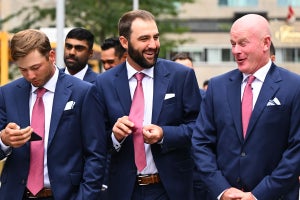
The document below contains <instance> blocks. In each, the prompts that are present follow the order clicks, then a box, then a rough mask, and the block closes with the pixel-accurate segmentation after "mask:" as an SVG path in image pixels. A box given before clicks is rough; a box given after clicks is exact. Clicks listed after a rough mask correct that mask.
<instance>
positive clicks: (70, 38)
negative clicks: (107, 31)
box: [64, 28, 97, 83]
mask: <svg viewBox="0 0 300 200" xmlns="http://www.w3.org/2000/svg"><path fill="white" fill-rule="evenodd" d="M93 45H94V35H93V34H92V33H91V32H90V31H88V30H86V29H84V28H74V29H72V30H71V31H70V32H69V33H68V34H67V36H66V40H65V50H64V61H65V64H66V69H64V70H65V73H66V74H70V75H72V76H75V77H77V78H79V79H81V80H84V81H87V82H90V83H95V80H96V77H97V73H96V72H94V71H93V70H92V69H91V68H90V67H89V66H88V60H89V59H90V58H91V57H92V56H93Z"/></svg>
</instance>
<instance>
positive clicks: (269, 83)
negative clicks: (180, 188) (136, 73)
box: [192, 14, 300, 200]
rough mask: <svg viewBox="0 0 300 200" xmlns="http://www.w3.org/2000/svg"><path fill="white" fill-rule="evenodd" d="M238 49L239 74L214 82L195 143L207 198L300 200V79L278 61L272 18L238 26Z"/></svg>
mask: <svg viewBox="0 0 300 200" xmlns="http://www.w3.org/2000/svg"><path fill="white" fill-rule="evenodd" d="M230 42H231V45H232V53H233V56H234V58H235V60H236V62H237V66H238V69H236V70H233V71H230V72H228V73H225V74H223V75H220V76H218V77H215V78H212V79H210V85H209V87H208V90H207V91H206V96H205V99H204V101H203V103H202V105H201V113H200V115H199V117H198V119H197V122H196V129H195V131H194V133H193V139H192V143H193V147H194V159H195V162H196V165H197V168H198V170H199V171H200V173H201V177H202V180H203V181H204V182H205V184H206V186H207V188H208V190H209V197H208V198H207V199H217V198H218V199H221V200H223V199H224V200H225V199H241V200H246V199H247V200H248V199H252V200H254V199H259V200H271V199H272V200H273V199H274V200H275V199H284V200H296V199H298V198H299V197H298V196H299V183H298V175H299V169H300V162H299V160H300V118H299V115H300V102H299V98H300V90H299V87H295V85H300V77H299V75H296V74H294V73H292V72H289V71H287V70H286V69H283V68H281V67H278V66H276V65H275V64H274V63H273V62H271V59H270V45H271V35H270V27H269V23H268V21H267V20H266V19H265V18H264V17H262V16H260V15H256V14H249V15H245V16H243V17H241V18H239V19H237V20H236V21H235V22H234V23H233V25H232V27H231V31H230ZM252 77H253V78H252ZM250 79H252V80H254V81H253V82H252V83H249V82H248V80H250ZM247 82H248V83H247ZM251 96H252V97H251ZM247 97H248V98H247ZM245 100H247V101H248V106H246V105H245ZM249 101H250V102H249ZM251 101H253V102H252V104H251ZM249 105H250V106H249ZM247 108H250V110H249V111H250V112H245V110H246V109H247ZM251 113H252V114H251ZM249 114H250V118H249V119H248V120H246V116H247V115H248V117H249Z"/></svg>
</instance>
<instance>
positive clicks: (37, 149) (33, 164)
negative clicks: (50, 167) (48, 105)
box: [27, 88, 46, 195]
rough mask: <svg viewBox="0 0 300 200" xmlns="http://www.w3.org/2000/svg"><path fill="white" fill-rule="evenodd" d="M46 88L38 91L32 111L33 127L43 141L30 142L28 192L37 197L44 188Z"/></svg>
mask: <svg viewBox="0 0 300 200" xmlns="http://www.w3.org/2000/svg"><path fill="white" fill-rule="evenodd" d="M45 92H46V89H45V88H39V89H37V97H36V101H35V103H34V106H33V109H32V118H31V127H32V128H33V131H34V132H35V133H37V134H38V135H40V136H41V137H42V138H43V140H38V141H31V142H30V167H29V174H28V180H27V188H28V190H29V191H30V192H31V193H32V194H34V195H36V194H37V193H38V192H39V191H40V190H41V189H43V187H44V134H45V108H44V103H43V95H44V94H45Z"/></svg>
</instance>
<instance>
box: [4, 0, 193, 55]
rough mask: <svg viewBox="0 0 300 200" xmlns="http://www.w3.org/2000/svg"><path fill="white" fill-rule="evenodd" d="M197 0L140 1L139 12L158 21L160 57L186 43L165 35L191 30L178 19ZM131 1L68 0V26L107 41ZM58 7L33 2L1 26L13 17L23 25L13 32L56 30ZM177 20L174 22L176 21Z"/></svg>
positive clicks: (5, 21)
mask: <svg viewBox="0 0 300 200" xmlns="http://www.w3.org/2000/svg"><path fill="white" fill-rule="evenodd" d="M193 1H194V0H140V1H139V9H144V10H148V11H150V12H151V13H153V14H154V16H155V17H156V19H157V23H158V27H159V31H160V35H161V37H160V42H161V54H160V57H164V56H165V52H166V49H168V48H172V47H174V46H176V45H178V44H181V43H183V42H185V41H184V40H180V39H179V38H178V40H176V41H175V40H169V39H168V38H165V37H164V33H183V32H186V31H188V29H187V28H186V27H182V26H180V25H179V24H178V21H177V20H176V17H177V15H178V12H179V9H178V7H179V6H180V5H181V4H183V3H191V2H193ZM132 7H133V1H132V0H109V1H108V0H85V1H82V0H65V13H66V16H65V26H66V27H84V28H86V29H89V30H90V31H91V32H92V33H94V34H95V36H96V42H97V43H101V41H103V40H104V39H105V38H107V37H111V36H117V35H118V27H117V24H118V20H119V18H120V17H121V15H122V14H123V13H124V12H127V11H129V10H132ZM55 15H56V8H55V5H54V7H47V8H45V7H39V6H38V0H32V6H30V5H26V6H24V7H23V8H22V9H20V10H19V11H16V12H15V13H13V14H11V15H10V16H8V17H6V18H5V19H2V20H0V26H1V25H2V24H3V23H8V22H9V21H10V20H11V19H12V18H15V17H19V18H22V19H23V20H22V21H23V23H22V24H21V25H20V26H18V27H14V28H13V29H12V30H9V31H10V32H17V31H19V30H23V29H27V28H36V29H38V28H41V27H45V22H46V23H47V26H49V27H55V23H56V22H55ZM174 19H175V20H174Z"/></svg>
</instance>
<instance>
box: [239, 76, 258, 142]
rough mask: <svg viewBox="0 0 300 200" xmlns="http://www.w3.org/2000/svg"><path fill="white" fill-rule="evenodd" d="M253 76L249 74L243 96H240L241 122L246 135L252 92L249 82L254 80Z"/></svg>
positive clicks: (250, 111)
mask: <svg viewBox="0 0 300 200" xmlns="http://www.w3.org/2000/svg"><path fill="white" fill-rule="evenodd" d="M254 79H255V76H252V75H250V76H249V77H248V80H247V84H246V86H245V90H244V94H243V98H242V123H243V135H244V138H245V137H246V132H247V128H248V124H249V120H250V116H251V113H252V108H253V93H252V87H251V84H252V82H253V81H254Z"/></svg>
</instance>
